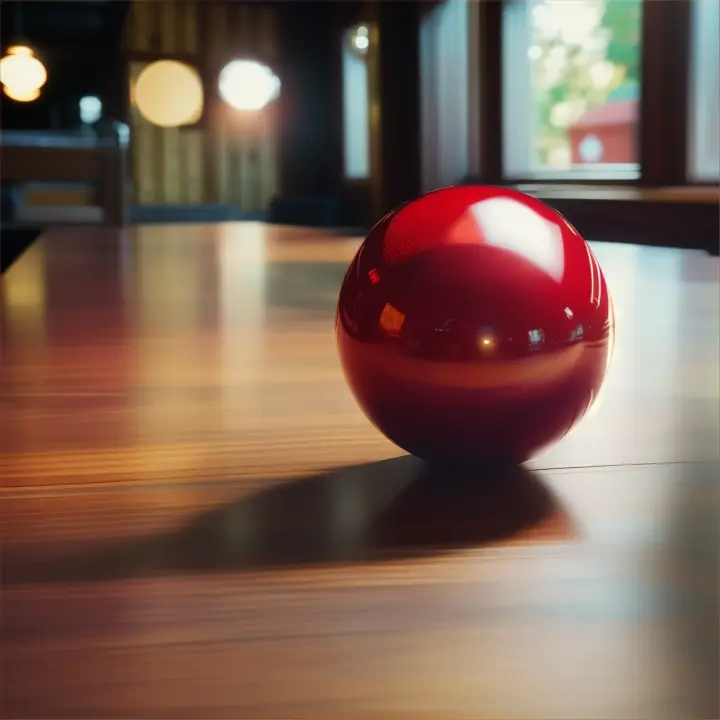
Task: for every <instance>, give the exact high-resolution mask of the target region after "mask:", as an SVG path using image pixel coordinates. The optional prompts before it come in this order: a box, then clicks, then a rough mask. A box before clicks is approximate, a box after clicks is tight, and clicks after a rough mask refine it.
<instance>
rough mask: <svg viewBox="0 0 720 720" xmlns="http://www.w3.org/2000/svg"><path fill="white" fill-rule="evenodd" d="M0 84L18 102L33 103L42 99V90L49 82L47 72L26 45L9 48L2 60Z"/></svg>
mask: <svg viewBox="0 0 720 720" xmlns="http://www.w3.org/2000/svg"><path fill="white" fill-rule="evenodd" d="M0 82H1V83H2V85H3V90H4V92H5V94H6V95H7V96H8V97H9V98H11V99H13V100H17V101H18V102H31V101H32V100H36V99H37V98H38V97H40V88H41V87H42V86H43V85H44V84H45V83H46V82H47V70H46V69H45V66H44V65H43V64H42V63H41V62H40V61H39V60H38V59H37V58H36V57H35V55H34V54H33V51H32V50H31V49H30V48H29V47H26V46H25V45H16V46H14V47H11V48H8V52H7V55H6V56H5V57H4V58H3V59H2V60H0Z"/></svg>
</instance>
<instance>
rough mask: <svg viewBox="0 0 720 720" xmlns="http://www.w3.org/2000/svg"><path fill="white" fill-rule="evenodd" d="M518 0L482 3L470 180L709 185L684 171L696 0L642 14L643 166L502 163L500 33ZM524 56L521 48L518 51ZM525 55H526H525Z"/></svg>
mask: <svg viewBox="0 0 720 720" xmlns="http://www.w3.org/2000/svg"><path fill="white" fill-rule="evenodd" d="M518 1H519V0H496V1H493V2H486V3H481V6H485V7H484V8H483V11H482V12H481V13H480V17H479V22H478V26H477V28H476V31H477V32H478V33H479V38H480V47H481V48H483V53H482V56H481V58H480V63H481V67H480V76H481V78H482V80H481V93H480V95H481V118H480V122H481V127H480V137H481V145H480V158H479V165H480V167H481V172H480V175H479V176H478V177H477V178H470V180H472V181H475V180H477V181H481V182H489V183H494V184H503V185H506V184H517V183H542V184H550V185H552V184H565V185H567V184H572V185H628V186H649V187H659V186H707V185H717V181H715V180H703V179H701V178H694V177H691V176H690V175H689V173H688V172H687V169H688V156H689V153H688V151H687V149H688V146H689V132H690V127H689V115H690V113H689V112H688V110H687V108H688V97H689V86H690V82H691V75H690V73H691V62H690V61H691V53H690V43H691V31H692V27H691V12H692V7H691V3H692V0H673V2H655V1H654V0H645V5H644V7H643V13H642V29H641V48H640V52H641V61H640V106H639V118H638V156H639V158H638V159H639V173H627V174H626V176H625V177H623V175H622V174H620V173H612V166H606V167H608V171H607V172H592V171H588V172H577V171H574V172H573V171H570V172H565V171H559V172H557V173H556V172H554V171H548V172H543V171H540V172H538V173H530V174H528V173H523V172H512V168H511V167H510V168H506V167H505V155H506V153H505V152H504V151H503V148H506V147H508V144H509V138H508V137H506V135H507V133H506V131H505V122H504V120H505V117H506V116H507V113H508V112H512V108H510V107H507V106H506V104H505V102H504V90H503V76H504V73H505V72H506V71H507V69H508V63H509V62H512V61H510V60H508V57H509V56H511V55H512V51H513V48H511V47H508V46H507V39H506V35H505V34H504V33H503V31H504V29H505V22H506V18H507V15H506V8H507V6H508V5H509V4H510V3H513V4H515V3H517V2H518ZM515 54H516V55H519V53H515ZM523 57H525V56H524V55H523Z"/></svg>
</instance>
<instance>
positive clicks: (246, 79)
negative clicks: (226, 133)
mask: <svg viewBox="0 0 720 720" xmlns="http://www.w3.org/2000/svg"><path fill="white" fill-rule="evenodd" d="M280 85H281V83H280V78H279V77H278V76H277V75H276V74H275V73H274V72H273V71H272V70H271V69H270V68H269V67H268V66H267V65H263V63H260V62H256V61H254V60H233V61H232V62H229V63H228V64H227V65H226V66H225V67H224V68H223V69H222V70H221V71H220V77H219V78H218V90H219V91H220V97H221V98H222V99H223V100H224V101H225V102H226V103H227V104H228V105H230V107H232V108H235V110H262V109H263V108H264V107H265V106H266V105H268V104H269V103H271V102H272V101H273V100H276V99H277V98H278V96H279V95H280Z"/></svg>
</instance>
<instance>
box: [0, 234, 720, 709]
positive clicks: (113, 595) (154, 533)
mask: <svg viewBox="0 0 720 720" xmlns="http://www.w3.org/2000/svg"><path fill="white" fill-rule="evenodd" d="M357 244H358V240H354V239H347V238H333V237H332V236H330V235H326V234H320V233H314V232H311V231H308V230H300V229H297V230H296V229H288V228H284V229H279V228H272V227H267V226H263V225H260V224H232V225H216V226H212V227H209V226H199V225H197V226H174V227H147V228H139V229H128V230H125V231H123V232H122V233H115V232H113V231H109V230H102V229H89V228H85V229H82V230H77V231H72V230H70V229H65V230H61V231H56V232H53V233H50V234H48V235H46V236H45V237H44V240H42V241H40V242H39V243H36V244H35V245H34V246H33V247H32V248H31V249H30V250H29V251H28V252H27V253H26V254H25V255H23V256H22V257H21V258H20V259H19V260H18V261H17V263H16V264H15V265H13V267H12V268H11V269H10V270H9V271H8V273H7V275H6V276H5V277H3V281H2V282H3V288H2V293H3V296H2V313H3V314H2V333H3V358H2V361H3V367H2V376H1V378H0V382H1V387H0V403H1V406H0V407H1V410H2V412H1V414H0V477H2V480H3V482H2V489H1V490H0V503H1V505H2V508H1V512H2V521H3V543H4V547H3V557H2V560H3V568H2V595H1V596H0V600H1V602H2V606H1V608H0V610H1V616H0V617H1V622H2V638H1V640H2V642H1V645H0V650H1V652H2V666H1V667H0V671H1V675H0V677H1V679H2V686H1V688H0V689H1V692H0V717H2V718H30V717H33V718H76V719H77V718H128V719H129V718H134V719H138V718H198V719H200V718H205V719H208V718H228V719H232V720H237V719H239V718H246V719H258V718H276V719H277V720H288V719H291V718H292V719H295V720H301V719H305V718H308V719H309V718H324V719H327V720H330V719H332V720H343V719H346V720H351V719H352V720H362V719H366V718H377V719H380V718H383V719H385V720H394V719H396V718H407V719H408V720H409V719H413V720H424V719H428V720H429V719H430V718H432V719H433V720H449V719H451V718H452V719H453V720H454V719H460V718H487V719H490V718H492V719H493V720H501V719H507V720H510V719H512V720H519V719H521V718H523V719H525V718H527V719H534V720H539V719H552V720H558V719H560V718H566V719H568V720H569V719H572V720H585V719H588V720H589V719H591V718H592V719H595V720H597V719H598V718H604V719H610V718H653V719H654V720H660V719H662V718H673V719H680V718H687V719H688V720H691V719H706V720H710V719H713V718H718V717H720V701H719V691H720V682H719V677H720V652H719V649H720V628H719V626H718V625H719V622H718V616H719V610H720V603H719V593H718V583H719V581H720V573H719V567H720V565H719V560H720V552H719V550H718V537H719V533H720V531H719V528H718V526H719V520H718V518H719V517H720V461H719V458H720V448H719V445H720V440H719V438H720V378H719V375H720V371H719V368H720V350H719V343H720V340H719V333H720V330H719V328H720V266H719V263H718V259H717V258H711V257H709V256H707V255H705V254H703V253H699V252H697V253H696V252H681V251H676V250H664V249H663V250H661V249H652V248H639V247H633V246H612V245H604V244H602V243H598V244H596V245H595V250H596V253H597V256H598V258H599V260H600V262H601V264H602V266H603V268H604V269H605V273H606V275H607V278H608V282H609V285H610V288H611V290H612V292H613V294H614V298H615V305H616V312H617V324H618V336H617V346H616V353H615V359H614V363H613V365H612V368H611V371H610V375H609V378H608V381H607V384H606V387H605V389H604V391H603V393H602V395H601V398H600V400H599V404H598V405H597V406H596V407H595V408H594V410H593V411H592V412H591V415H590V416H588V417H587V418H586V419H585V420H584V421H583V422H582V424H581V425H580V426H579V427H578V428H577V429H576V430H575V431H574V432H573V433H572V434H571V435H569V436H568V437H567V438H566V439H565V440H563V441H562V443H561V444H559V445H557V446H556V447H553V448H551V449H550V450H548V451H547V452H545V453H544V454H543V455H542V456H540V457H537V458H536V459H535V460H534V461H533V462H531V463H529V464H528V466H527V467H526V468H523V469H518V470H517V471H516V472H513V473H507V474H506V475H505V476H504V477H501V478H500V477H497V478H480V479H479V480H478V482H477V484H475V485H472V486H469V485H467V484H462V483H453V478H448V477H445V478H442V477H432V476H431V475H430V474H429V472H428V471H427V470H426V469H425V468H424V467H423V465H422V464H421V463H420V462H419V461H416V460H414V459H413V458H410V457H406V456H405V457H404V456H402V453H400V452H399V451H398V450H397V449H396V448H395V447H393V446H392V445H391V444H390V443H389V442H387V441H386V440H384V439H383V438H382V437H380V436H379V435H378V433H377V432H376V431H375V430H374V429H373V428H372V427H371V426H370V425H369V424H368V422H367V421H366V420H365V419H364V417H363V416H362V415H361V413H360V411H359V410H358V409H357V407H356V406H355V404H354V402H353V400H352V398H351V397H350V395H349V392H348V390H347V389H346V387H345V384H344V381H343V379H342V377H341V374H340V370H339V366H338V362H337V359H336V355H335V346H334V337H333V313H334V303H335V298H336V294H337V291H338V288H339V284H340V281H341V279H342V276H343V273H344V270H345V267H346V265H347V263H348V262H349V260H350V258H351V255H352V254H353V252H354V250H355V248H356V247H357Z"/></svg>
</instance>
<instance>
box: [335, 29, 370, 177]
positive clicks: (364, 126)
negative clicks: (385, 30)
mask: <svg viewBox="0 0 720 720" xmlns="http://www.w3.org/2000/svg"><path fill="white" fill-rule="evenodd" d="M370 38H371V33H370V28H369V27H368V26H366V25H359V26H358V27H356V28H353V29H352V30H350V31H348V32H347V33H345V36H344V38H343V50H342V73H343V144H344V167H345V178H346V179H347V180H365V179H367V178H369V177H370V165H371V163H370V73H369V69H368V61H367V54H368V52H369V51H370Z"/></svg>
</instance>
